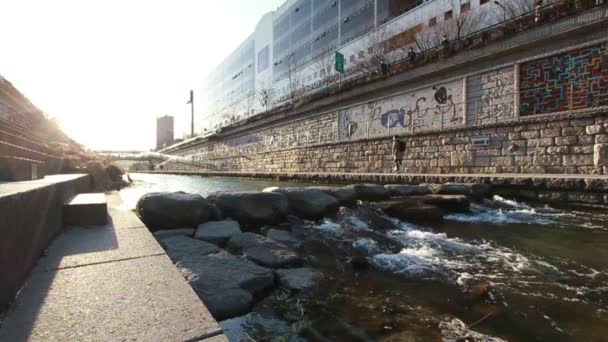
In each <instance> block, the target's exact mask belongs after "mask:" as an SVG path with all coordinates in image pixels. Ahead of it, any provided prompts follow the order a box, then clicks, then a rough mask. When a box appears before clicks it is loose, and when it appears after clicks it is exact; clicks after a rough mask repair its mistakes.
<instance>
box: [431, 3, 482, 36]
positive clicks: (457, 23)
mask: <svg viewBox="0 0 608 342" xmlns="http://www.w3.org/2000/svg"><path fill="white" fill-rule="evenodd" d="M449 4H450V7H451V11H452V13H453V15H452V18H450V19H448V20H445V21H443V22H442V25H440V26H442V28H443V34H445V35H447V36H448V38H449V39H454V40H456V41H458V42H461V41H462V39H463V38H464V37H465V36H467V35H469V34H471V33H473V32H475V31H477V30H479V29H480V28H481V27H482V24H484V23H485V21H486V19H487V12H486V11H480V10H477V11H474V10H473V9H472V8H471V1H470V0H449Z"/></svg>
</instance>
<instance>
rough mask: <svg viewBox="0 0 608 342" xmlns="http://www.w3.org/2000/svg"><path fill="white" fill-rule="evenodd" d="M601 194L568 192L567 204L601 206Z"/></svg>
mask: <svg viewBox="0 0 608 342" xmlns="http://www.w3.org/2000/svg"><path fill="white" fill-rule="evenodd" d="M602 201H603V197H602V194H596V193H589V192H568V202H573V203H584V204H601V203H602Z"/></svg>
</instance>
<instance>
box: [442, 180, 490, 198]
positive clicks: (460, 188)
mask: <svg viewBox="0 0 608 342" xmlns="http://www.w3.org/2000/svg"><path fill="white" fill-rule="evenodd" d="M491 189H492V187H491V185H490V184H483V183H446V184H443V185H440V186H439V188H438V189H437V193H439V194H442V195H465V196H474V197H485V196H488V195H489V194H490V190H491Z"/></svg>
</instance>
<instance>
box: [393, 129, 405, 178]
mask: <svg viewBox="0 0 608 342" xmlns="http://www.w3.org/2000/svg"><path fill="white" fill-rule="evenodd" d="M391 154H392V155H393V160H394V161H395V168H394V170H395V172H397V173H399V172H403V155H404V154H405V142H403V141H401V140H399V139H398V138H397V136H396V135H393V146H392V148H391Z"/></svg>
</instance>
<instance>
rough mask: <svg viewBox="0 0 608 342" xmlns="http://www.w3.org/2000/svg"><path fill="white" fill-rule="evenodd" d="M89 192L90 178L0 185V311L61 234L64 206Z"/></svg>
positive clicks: (49, 179)
mask: <svg viewBox="0 0 608 342" xmlns="http://www.w3.org/2000/svg"><path fill="white" fill-rule="evenodd" d="M89 190H90V180H89V177H88V176H87V175H65V176H52V177H46V178H44V179H41V180H36V181H29V182H15V183H0V213H1V215H0V274H1V275H2V277H1V278H2V281H0V309H1V308H4V307H6V306H7V305H8V304H9V302H10V301H11V300H12V299H13V298H14V296H15V294H16V293H17V291H18V290H19V288H20V287H21V285H22V284H23V282H24V280H25V279H26V277H27V274H28V273H29V271H30V269H31V268H32V267H33V266H34V264H35V263H36V261H37V260H38V258H39V257H40V255H41V254H42V251H43V250H44V249H45V248H46V247H47V246H48V245H49V243H50V242H51V240H52V239H53V238H54V237H55V236H56V235H57V233H59V231H60V230H61V228H62V226H63V223H62V218H61V208H62V206H63V203H64V202H65V201H66V200H68V199H69V198H71V197H73V196H74V195H75V194H77V193H81V192H86V191H89Z"/></svg>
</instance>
